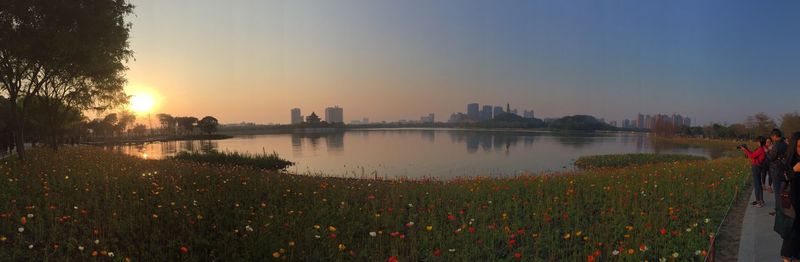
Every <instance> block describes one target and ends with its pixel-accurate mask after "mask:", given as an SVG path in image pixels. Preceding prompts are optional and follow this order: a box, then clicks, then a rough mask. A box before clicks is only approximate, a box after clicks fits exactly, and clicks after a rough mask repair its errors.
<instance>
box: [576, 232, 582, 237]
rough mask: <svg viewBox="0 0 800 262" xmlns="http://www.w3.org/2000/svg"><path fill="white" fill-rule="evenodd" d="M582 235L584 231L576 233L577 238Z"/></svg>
mask: <svg viewBox="0 0 800 262" xmlns="http://www.w3.org/2000/svg"><path fill="white" fill-rule="evenodd" d="M581 234H583V231H577V232H575V236H576V237H579V236H581Z"/></svg>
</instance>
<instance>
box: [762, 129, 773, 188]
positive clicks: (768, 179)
mask: <svg viewBox="0 0 800 262" xmlns="http://www.w3.org/2000/svg"><path fill="white" fill-rule="evenodd" d="M766 141H767V143H766V145H764V156H765V158H764V162H762V163H761V184H763V185H765V186H764V187H763V188H764V189H766V190H767V192H770V193H774V192H773V191H772V176H770V175H769V161H768V160H767V159H766V155H767V154H769V150H771V149H772V139H769V138H768V139H767V140H766Z"/></svg>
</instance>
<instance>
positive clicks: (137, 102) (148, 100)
mask: <svg viewBox="0 0 800 262" xmlns="http://www.w3.org/2000/svg"><path fill="white" fill-rule="evenodd" d="M128 106H129V107H130V109H131V111H133V112H134V113H136V114H147V113H150V112H151V111H152V110H153V107H154V106H155V100H154V99H153V96H151V95H149V94H138V95H134V96H132V97H131V101H130V103H129V105H128Z"/></svg>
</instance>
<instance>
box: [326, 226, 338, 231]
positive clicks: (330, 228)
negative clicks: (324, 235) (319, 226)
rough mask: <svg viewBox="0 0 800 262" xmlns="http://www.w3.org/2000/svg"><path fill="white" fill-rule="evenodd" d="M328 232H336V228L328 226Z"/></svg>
mask: <svg viewBox="0 0 800 262" xmlns="http://www.w3.org/2000/svg"><path fill="white" fill-rule="evenodd" d="M328 231H331V232H336V228H335V227H333V226H328Z"/></svg>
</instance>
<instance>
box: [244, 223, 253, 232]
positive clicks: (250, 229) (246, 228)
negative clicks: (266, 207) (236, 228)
mask: <svg viewBox="0 0 800 262" xmlns="http://www.w3.org/2000/svg"><path fill="white" fill-rule="evenodd" d="M244 229H245V230H247V231H250V232H253V228H252V227H250V226H249V225H247V226H244Z"/></svg>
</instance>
